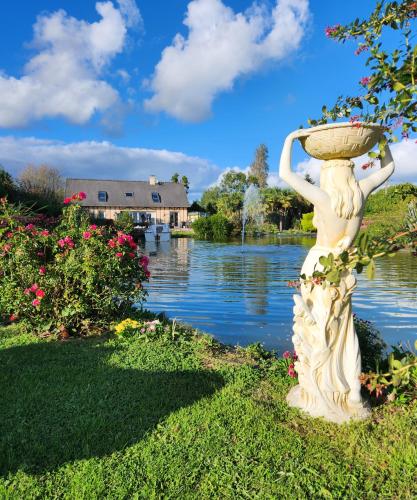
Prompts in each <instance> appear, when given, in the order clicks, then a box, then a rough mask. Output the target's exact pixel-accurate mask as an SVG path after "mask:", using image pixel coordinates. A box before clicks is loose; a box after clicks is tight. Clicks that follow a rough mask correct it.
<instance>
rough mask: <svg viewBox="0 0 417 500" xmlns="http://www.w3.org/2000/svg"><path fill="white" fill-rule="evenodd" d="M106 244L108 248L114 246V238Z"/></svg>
mask: <svg viewBox="0 0 417 500" xmlns="http://www.w3.org/2000/svg"><path fill="white" fill-rule="evenodd" d="M107 244H108V245H109V247H110V248H114V247H115V246H116V242H115V241H114V240H109V242H108V243H107Z"/></svg>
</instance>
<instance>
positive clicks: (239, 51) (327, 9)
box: [0, 0, 415, 198]
mask: <svg viewBox="0 0 417 500" xmlns="http://www.w3.org/2000/svg"><path fill="white" fill-rule="evenodd" d="M372 5H373V2H372V1H369V2H363V1H358V0H351V1H350V2H349V3H346V2H335V1H331V0H312V1H310V2H308V1H307V0H278V1H276V0H269V1H265V2H262V1H261V2H258V3H257V4H253V3H252V2H251V1H246V0H241V1H238V0H223V1H221V0H192V1H183V0H174V1H166V0H152V1H147V0H136V3H135V1H134V0H113V1H108V2H101V3H98V4H96V2H94V1H90V0H82V1H81V0H38V1H36V2H33V1H30V0H14V2H5V3H3V5H2V6H1V16H0V37H1V46H2V58H1V62H0V163H1V164H2V165H4V167H5V168H6V169H8V170H9V171H11V172H12V173H14V174H15V175H16V174H18V172H19V170H20V169H21V168H23V167H24V165H25V164H27V163H35V164H36V163H48V164H50V165H53V166H55V167H57V168H59V169H61V171H62V173H63V175H66V176H77V177H102V178H109V177H110V178H127V179H144V178H146V177H147V176H148V175H149V174H151V173H156V175H157V176H158V177H159V178H160V179H161V180H168V179H169V178H170V177H171V175H172V173H174V172H175V171H178V172H180V173H181V174H186V175H187V176H188V177H189V178H190V181H191V193H190V194H191V198H196V197H198V195H199V193H201V191H202V190H203V189H204V188H205V187H207V186H208V185H210V184H212V183H213V182H215V181H216V179H217V178H218V176H219V175H220V174H221V172H223V171H224V170H225V169H228V168H240V169H245V168H247V166H248V165H249V164H250V162H251V160H252V157H253V153H254V150H255V148H256V147H257V145H259V144H260V143H265V144H266V145H267V146H268V148H269V152H270V168H271V174H272V175H271V178H270V182H271V184H277V183H279V181H278V179H277V176H276V171H277V162H278V158H279V153H280V148H281V146H282V141H283V140H284V138H285V136H286V135H287V134H288V133H289V132H290V131H291V130H293V129H295V128H298V126H299V125H300V124H304V125H306V120H307V118H308V117H317V116H319V115H320V110H321V106H322V105H323V104H332V102H333V101H334V100H335V98H336V97H337V96H338V95H340V94H354V93H355V92H357V90H358V88H359V84H358V81H359V79H360V78H361V77H362V76H366V75H367V70H366V68H365V66H364V61H365V56H364V55H362V56H355V55H354V50H355V47H356V46H355V44H354V43H351V44H350V43H348V44H346V45H339V44H337V43H336V42H334V41H332V40H329V39H327V38H326V37H325V36H324V29H325V28H326V26H328V25H333V24H336V23H342V24H343V23H344V22H348V21H350V20H352V19H353V18H355V17H366V15H367V14H368V13H369V11H370V10H371V8H372ZM184 21H185V22H186V24H184ZM411 142H414V141H409V143H408V144H400V145H399V146H396V148H397V151H396V153H397V156H398V160H399V161H400V163H401V164H402V165H403V168H402V173H401V172H400V174H401V175H400V174H398V175H397V180H412V181H414V180H415V179H414V177H413V174H412V171H414V168H412V167H413V165H411V159H412V157H413V156H415V148H413V145H412V144H411ZM294 160H295V163H298V165H299V166H298V168H299V169H300V171H303V172H304V171H305V170H306V169H311V171H312V172H313V173H317V164H316V163H315V162H314V161H312V160H308V159H307V158H306V155H305V154H304V153H303V152H302V151H301V149H297V150H296V152H295V158H294ZM410 165H411V166H410Z"/></svg>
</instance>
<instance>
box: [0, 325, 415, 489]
mask: <svg viewBox="0 0 417 500" xmlns="http://www.w3.org/2000/svg"><path fill="white" fill-rule="evenodd" d="M260 364H261V366H259V363H256V362H255V361H254V360H252V359H249V358H248V357H246V358H245V355H244V354H234V353H229V354H220V353H219V354H216V353H215V352H212V351H211V350H210V348H209V347H207V342H204V341H203V340H198V339H192V340H189V341H186V340H183V341H176V342H173V341H167V340H165V341H164V340H160V341H152V342H149V343H145V342H144V341H141V340H138V339H137V340H132V341H129V342H127V341H120V340H115V339H111V338H108V339H97V338H89V339H84V340H70V341H67V342H58V341H48V340H40V339H36V338H35V337H32V336H27V335H17V330H16V329H13V328H8V329H2V330H0V386H1V387H0V390H1V404H0V498H19V499H22V498H24V499H27V498H45V497H46V498H71V499H74V498H77V499H78V498H85V499H95V498H100V499H101V498H112V499H113V498H132V497H133V498H146V499H148V498H173V499H174V498H175V499H189V498H190V499H191V498H196V499H206V498H207V499H208V498H210V499H211V498H221V499H224V498H248V499H258V498H259V499H269V498H271V499H272V498H290V499H298V498H309V499H310V498H313V499H317V498H355V499H357V498H366V499H369V498H401V499H404V498H415V497H416V496H417V485H416V472H417V451H416V443H417V406H416V404H414V406H410V407H408V408H399V407H395V406H387V407H385V408H379V409H376V410H374V415H373V418H372V419H371V420H369V421H367V422H361V423H354V424H350V425H344V426H340V427H338V426H336V425H334V424H330V423H326V422H324V421H321V420H313V419H310V418H307V417H304V416H302V415H301V414H300V413H299V412H298V411H296V410H293V409H290V408H288V407H287V405H286V403H285V394H286V392H287V391H288V388H289V385H290V384H291V383H292V382H291V381H290V380H289V379H288V378H287V377H285V375H284V374H283V373H282V369H281V368H280V367H279V366H277V365H276V364H273V365H272V366H271V365H268V364H266V365H265V366H264V365H262V363H260Z"/></svg>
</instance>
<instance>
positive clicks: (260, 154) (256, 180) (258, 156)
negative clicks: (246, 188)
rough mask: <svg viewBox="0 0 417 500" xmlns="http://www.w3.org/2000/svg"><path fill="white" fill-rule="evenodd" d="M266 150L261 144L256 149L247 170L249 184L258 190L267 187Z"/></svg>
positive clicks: (267, 167)
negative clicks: (257, 187)
mask: <svg viewBox="0 0 417 500" xmlns="http://www.w3.org/2000/svg"><path fill="white" fill-rule="evenodd" d="M268 172H269V166H268V148H267V147H266V146H265V144H261V145H259V146H258V147H257V148H256V151H255V159H254V161H253V162H252V164H251V166H250V169H249V174H248V177H249V180H250V183H251V184H255V185H257V186H259V187H260V188H264V187H266V186H267V182H266V181H267V179H268Z"/></svg>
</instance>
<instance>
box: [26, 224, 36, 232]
mask: <svg viewBox="0 0 417 500" xmlns="http://www.w3.org/2000/svg"><path fill="white" fill-rule="evenodd" d="M34 227H35V226H34V225H33V224H28V225H27V226H26V227H25V229H27V230H28V231H31V230H32V229H34Z"/></svg>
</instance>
